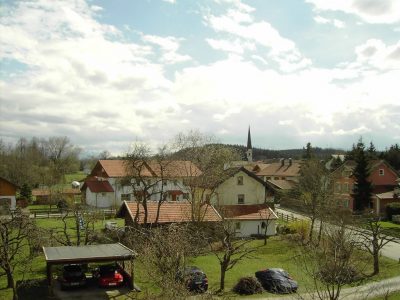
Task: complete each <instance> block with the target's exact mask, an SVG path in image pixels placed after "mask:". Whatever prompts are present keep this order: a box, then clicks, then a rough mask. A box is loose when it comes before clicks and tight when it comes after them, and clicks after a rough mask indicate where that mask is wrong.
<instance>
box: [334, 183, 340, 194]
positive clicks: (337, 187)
mask: <svg viewBox="0 0 400 300" xmlns="http://www.w3.org/2000/svg"><path fill="white" fill-rule="evenodd" d="M340 190H341V184H340V182H336V186H335V191H336V192H338V193H340Z"/></svg>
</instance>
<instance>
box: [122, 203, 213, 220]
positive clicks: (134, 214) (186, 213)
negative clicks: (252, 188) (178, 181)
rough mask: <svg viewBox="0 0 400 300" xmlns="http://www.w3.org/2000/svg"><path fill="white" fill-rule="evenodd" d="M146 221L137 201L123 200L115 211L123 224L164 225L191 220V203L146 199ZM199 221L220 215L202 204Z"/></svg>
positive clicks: (142, 209) (211, 207) (192, 217)
mask: <svg viewBox="0 0 400 300" xmlns="http://www.w3.org/2000/svg"><path fill="white" fill-rule="evenodd" d="M146 206H147V222H146V224H145V223H144V216H145V213H144V208H143V205H142V204H141V203H139V202H137V201H124V202H123V203H122V205H121V207H120V208H119V210H118V212H117V215H116V216H117V218H123V219H124V220H125V226H132V225H134V224H139V225H147V226H149V225H164V224H172V223H188V222H192V221H193V219H194V218H195V216H193V210H192V203H190V202H189V201H186V200H184V201H179V202H177V201H165V202H161V203H160V202H159V201H148V202H147V205H146ZM199 212H200V214H201V219H200V221H201V222H219V221H221V216H220V215H219V214H218V212H217V211H216V210H215V208H214V207H213V206H212V205H209V204H204V205H202V206H201V207H200V211H199Z"/></svg>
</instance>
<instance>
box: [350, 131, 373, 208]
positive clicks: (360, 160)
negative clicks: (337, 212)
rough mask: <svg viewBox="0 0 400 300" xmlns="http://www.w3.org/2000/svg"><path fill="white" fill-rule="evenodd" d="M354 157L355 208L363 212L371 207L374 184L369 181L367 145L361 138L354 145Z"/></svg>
mask: <svg viewBox="0 0 400 300" xmlns="http://www.w3.org/2000/svg"><path fill="white" fill-rule="evenodd" d="M352 152H353V157H354V160H355V162H356V166H355V168H354V173H353V175H354V177H355V184H354V195H353V197H354V210H355V211H358V212H361V211H363V210H365V209H367V208H370V207H371V197H372V185H371V182H369V181H368V176H369V159H368V155H367V153H366V151H365V146H364V143H363V141H362V139H361V138H360V139H359V141H358V143H357V146H356V147H354V146H353V150H352Z"/></svg>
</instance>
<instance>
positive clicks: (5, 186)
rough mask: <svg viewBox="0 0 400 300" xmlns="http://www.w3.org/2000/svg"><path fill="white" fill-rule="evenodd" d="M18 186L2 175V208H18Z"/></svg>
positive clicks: (0, 198) (0, 207) (0, 199)
mask: <svg viewBox="0 0 400 300" xmlns="http://www.w3.org/2000/svg"><path fill="white" fill-rule="evenodd" d="M17 189H18V186H17V185H15V184H14V183H12V182H10V181H8V180H7V179H5V178H3V177H0V209H1V210H4V211H8V209H11V210H15V208H16V193H17Z"/></svg>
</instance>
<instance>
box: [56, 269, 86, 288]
mask: <svg viewBox="0 0 400 300" xmlns="http://www.w3.org/2000/svg"><path fill="white" fill-rule="evenodd" d="M58 279H59V281H60V285H61V289H66V288H72V287H81V286H86V284H87V279H86V275H85V272H84V270H83V267H82V265H80V264H71V265H64V266H63V268H62V274H61V276H60V277H59V278H58Z"/></svg>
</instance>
